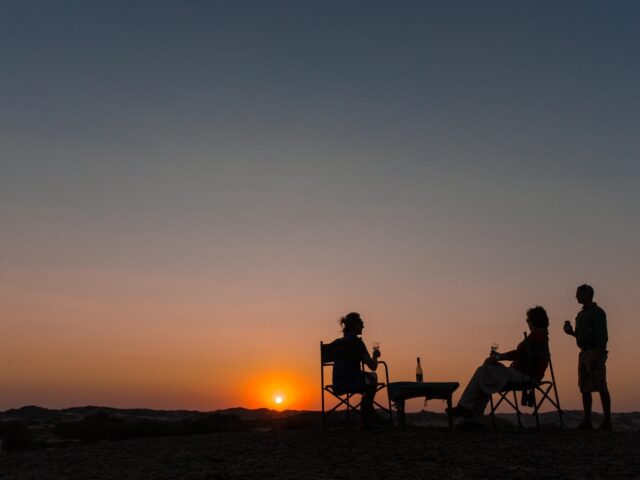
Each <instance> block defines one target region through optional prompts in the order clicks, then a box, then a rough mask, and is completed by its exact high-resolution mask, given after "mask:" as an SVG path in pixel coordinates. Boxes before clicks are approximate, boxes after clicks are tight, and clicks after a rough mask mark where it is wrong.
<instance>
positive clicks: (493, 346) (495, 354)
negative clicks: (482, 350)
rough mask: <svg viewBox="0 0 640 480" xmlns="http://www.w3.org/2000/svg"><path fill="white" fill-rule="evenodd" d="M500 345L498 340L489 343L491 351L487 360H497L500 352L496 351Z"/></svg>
mask: <svg viewBox="0 0 640 480" xmlns="http://www.w3.org/2000/svg"><path fill="white" fill-rule="evenodd" d="M499 347H500V344H499V343H498V342H493V343H492V344H491V353H489V359H488V360H489V361H491V362H494V363H495V362H497V361H498V359H499V358H500V354H499V353H498V348H499Z"/></svg>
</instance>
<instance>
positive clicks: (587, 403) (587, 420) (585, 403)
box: [578, 392, 593, 430]
mask: <svg viewBox="0 0 640 480" xmlns="http://www.w3.org/2000/svg"><path fill="white" fill-rule="evenodd" d="M592 401H593V400H592V397H591V392H583V393H582V410H583V412H584V413H583V417H582V421H581V422H580V425H578V430H591V429H592V428H593V427H592V425H591V404H592Z"/></svg>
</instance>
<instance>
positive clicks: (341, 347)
mask: <svg viewBox="0 0 640 480" xmlns="http://www.w3.org/2000/svg"><path fill="white" fill-rule="evenodd" d="M336 360H361V354H360V353H359V352H357V351H355V349H354V348H353V344H352V343H351V342H332V343H322V342H320V363H321V366H320V386H321V388H322V428H323V429H325V427H326V419H325V417H326V415H327V414H329V413H331V412H334V411H336V410H338V409H340V407H343V406H344V407H345V408H346V413H347V424H350V423H351V413H352V412H353V411H356V410H358V409H359V408H360V404H361V403H362V398H360V401H358V402H357V403H356V400H355V399H354V398H353V397H354V396H355V395H362V393H363V392H362V391H352V392H337V391H336V389H335V388H334V386H333V385H331V384H329V385H325V380H324V369H325V368H326V367H333V364H334V362H335V361H336ZM378 365H382V366H384V375H385V378H384V380H385V381H384V382H378V384H377V386H376V393H377V392H379V391H380V390H382V389H384V388H387V385H388V384H389V368H388V367H387V364H386V363H385V362H383V361H381V360H378ZM362 371H363V372H364V364H362ZM326 393H329V394H331V395H332V396H333V397H335V398H336V399H337V400H338V403H337V404H336V405H335V406H333V407H332V408H331V409H329V410H325V394H326ZM387 402H388V406H386V407H385V406H382V405H381V404H380V403H378V402H377V401H376V400H375V399H374V401H373V404H374V406H376V407H378V408H380V409H381V410H383V411H384V412H386V413H388V414H389V417H390V418H391V420H392V422H393V416H392V413H391V400H390V399H389V391H388V389H387Z"/></svg>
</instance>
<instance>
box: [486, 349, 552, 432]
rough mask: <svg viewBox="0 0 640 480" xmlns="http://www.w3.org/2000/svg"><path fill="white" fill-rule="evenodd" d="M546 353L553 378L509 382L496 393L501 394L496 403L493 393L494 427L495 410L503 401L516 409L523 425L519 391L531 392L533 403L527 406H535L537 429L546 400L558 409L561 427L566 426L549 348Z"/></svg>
mask: <svg viewBox="0 0 640 480" xmlns="http://www.w3.org/2000/svg"><path fill="white" fill-rule="evenodd" d="M544 354H545V355H547V360H548V361H549V367H548V369H549V371H550V372H551V380H546V381H545V380H542V381H541V382H539V383H536V382H535V381H534V380H523V381H521V382H509V383H508V384H507V385H506V387H505V388H504V389H503V390H501V391H499V392H497V393H496V395H498V396H499V400H498V402H497V403H495V404H494V402H493V395H491V397H490V400H491V419H492V420H493V426H494V428H497V426H496V416H495V412H496V409H497V408H498V407H499V406H500V404H501V403H502V402H503V401H504V402H506V403H507V404H509V405H510V406H511V407H512V408H513V409H514V410H515V411H516V416H517V417H518V426H519V427H520V428H522V427H523V425H522V419H521V418H520V415H521V413H522V412H521V410H520V407H519V406H518V397H517V395H516V394H517V392H522V394H523V395H524V394H525V392H529V395H530V397H529V398H530V401H531V404H530V405H527V406H529V407H533V415H534V417H535V419H536V429H538V430H539V429H540V418H539V417H538V412H539V410H540V406H541V405H542V404H543V403H544V402H545V401H549V402H550V403H551V404H552V405H553V406H554V407H555V409H556V410H557V411H558V417H559V418H560V428H563V427H564V421H563V418H562V415H563V412H562V409H561V408H560V399H559V398H558V388H557V386H556V377H555V375H554V373H553V364H552V363H551V353H550V352H549V349H548V348H547V349H546V352H545V353H544ZM552 390H553V392H552ZM536 392H538V393H540V395H541V396H540V399H539V400H538V399H537V398H536ZM551 393H553V397H554V398H552V397H551V396H550V394H551ZM509 394H512V395H513V401H511V399H510V398H509V397H508V395H509Z"/></svg>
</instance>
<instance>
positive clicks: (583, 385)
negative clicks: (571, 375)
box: [577, 351, 593, 430]
mask: <svg viewBox="0 0 640 480" xmlns="http://www.w3.org/2000/svg"><path fill="white" fill-rule="evenodd" d="M578 386H579V387H580V393H582V411H583V415H582V421H581V422H580V424H579V425H578V427H577V429H578V430H591V429H592V428H593V426H592V424H591V407H592V402H593V400H592V397H591V392H592V391H593V378H592V376H591V369H590V368H589V356H588V352H587V351H583V352H580V355H579V356H578Z"/></svg>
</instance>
